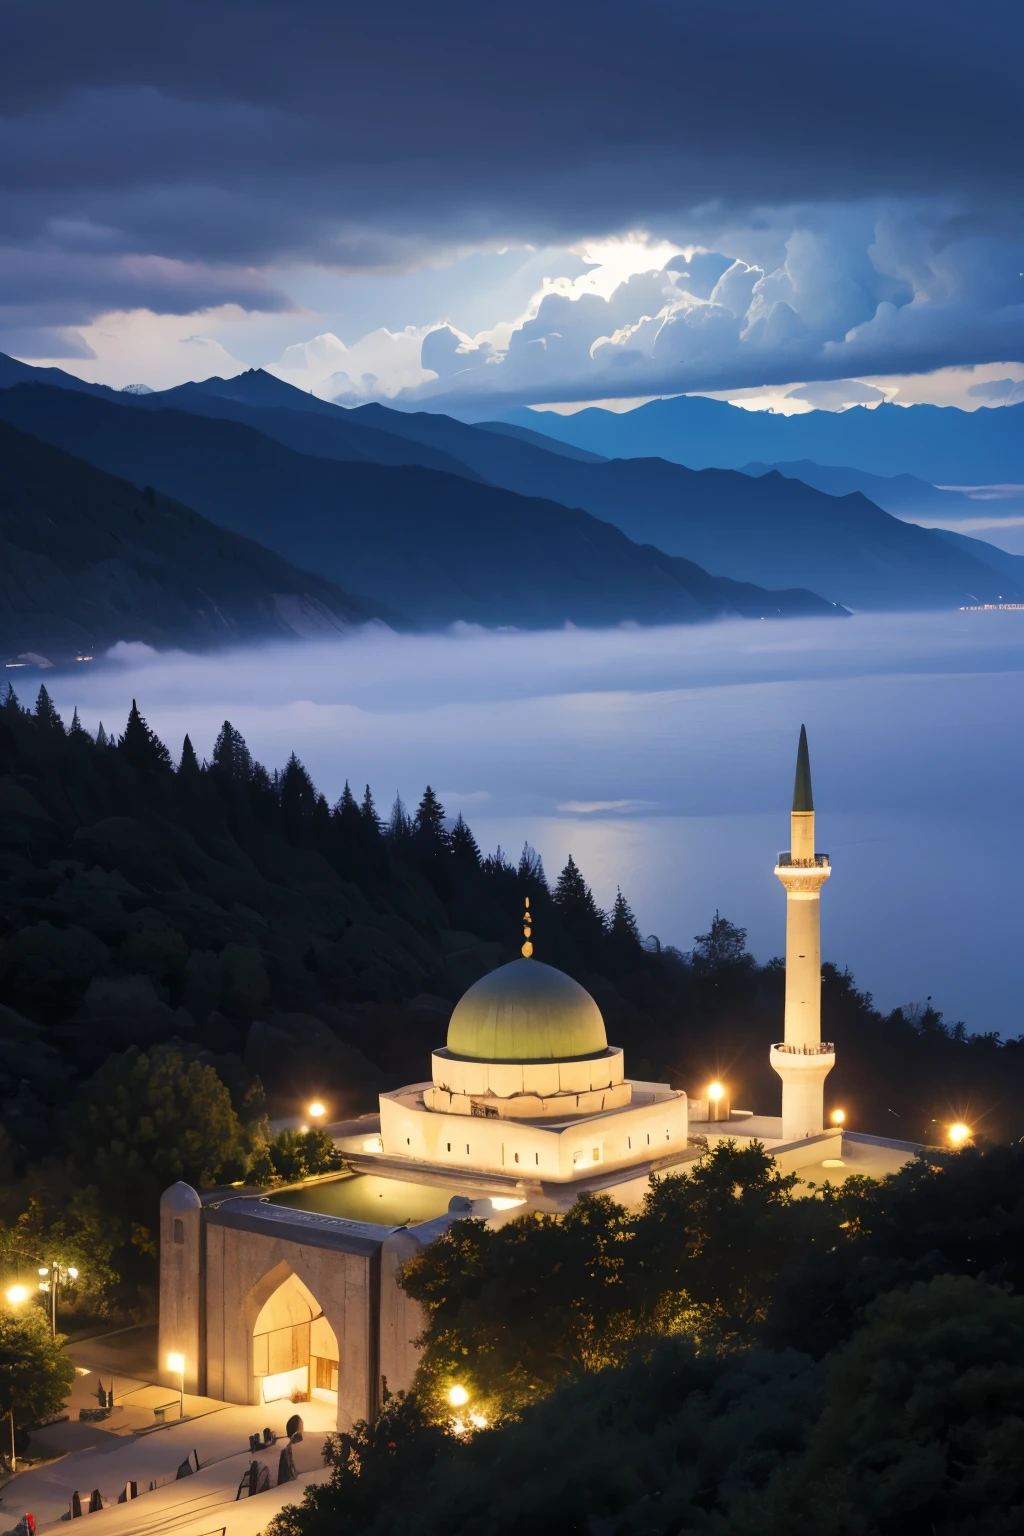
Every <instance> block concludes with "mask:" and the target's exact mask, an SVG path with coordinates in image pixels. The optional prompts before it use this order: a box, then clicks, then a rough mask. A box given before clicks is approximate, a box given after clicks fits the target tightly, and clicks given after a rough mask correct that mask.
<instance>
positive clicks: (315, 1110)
mask: <svg viewBox="0 0 1024 1536" xmlns="http://www.w3.org/2000/svg"><path fill="white" fill-rule="evenodd" d="M307 1113H308V1115H309V1118H310V1119H311V1120H322V1119H323V1118H324V1116H325V1115H326V1113H327V1108H326V1106H325V1105H323V1104H321V1103H320V1100H319V1099H314V1101H313V1103H312V1104H311V1105H310V1106H309V1109H308V1111H307Z"/></svg>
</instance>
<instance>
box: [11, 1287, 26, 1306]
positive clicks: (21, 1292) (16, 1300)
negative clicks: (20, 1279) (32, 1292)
mask: <svg viewBox="0 0 1024 1536" xmlns="http://www.w3.org/2000/svg"><path fill="white" fill-rule="evenodd" d="M7 1300H8V1301H9V1302H10V1304H11V1306H12V1307H20V1306H21V1303H22V1302H23V1301H28V1286H27V1285H12V1286H11V1288H10V1290H9V1291H8V1292H7Z"/></svg>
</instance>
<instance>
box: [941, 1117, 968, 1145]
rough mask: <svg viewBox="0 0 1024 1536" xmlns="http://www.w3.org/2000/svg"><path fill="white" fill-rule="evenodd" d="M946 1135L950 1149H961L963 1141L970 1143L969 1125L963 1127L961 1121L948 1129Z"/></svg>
mask: <svg viewBox="0 0 1024 1536" xmlns="http://www.w3.org/2000/svg"><path fill="white" fill-rule="evenodd" d="M946 1135H947V1137H948V1138H949V1144H950V1146H951V1147H962V1146H963V1144H964V1142H965V1141H970V1139H971V1136H972V1135H973V1132H972V1130H971V1128H970V1126H969V1125H964V1123H963V1121H962V1120H958V1121H957V1122H956V1124H955V1125H951V1126H950V1127H949V1130H948V1131H947V1132H946Z"/></svg>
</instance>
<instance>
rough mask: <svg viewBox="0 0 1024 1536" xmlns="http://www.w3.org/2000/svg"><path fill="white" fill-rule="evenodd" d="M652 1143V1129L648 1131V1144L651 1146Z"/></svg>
mask: <svg viewBox="0 0 1024 1536" xmlns="http://www.w3.org/2000/svg"><path fill="white" fill-rule="evenodd" d="M650 1144H651V1133H650V1131H648V1132H647V1145H648V1146H650Z"/></svg>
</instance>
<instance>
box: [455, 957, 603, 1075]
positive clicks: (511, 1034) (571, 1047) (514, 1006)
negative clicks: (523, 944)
mask: <svg viewBox="0 0 1024 1536" xmlns="http://www.w3.org/2000/svg"><path fill="white" fill-rule="evenodd" d="M607 1049H608V1037H607V1035H606V1034H605V1029H604V1019H603V1018H602V1017H601V1010H600V1008H598V1006H597V1004H596V1003H595V1002H594V999H593V998H592V997H591V995H590V993H589V992H587V991H585V990H584V989H583V987H581V986H580V984H579V982H576V981H573V979H572V977H571V976H567V975H566V974H565V972H564V971H556V970H555V969H554V967H553V966H550V965H542V964H541V962H540V961H539V960H513V961H511V963H510V964H508V965H500V966H499V967H498V969H497V970H496V971H491V972H490V973H489V975H487V976H483V977H481V979H480V980H479V981H477V982H475V983H474V984H473V986H471V987H470V989H469V991H468V992H467V993H465V995H464V996H463V997H462V998H461V999H460V1000H459V1002H458V1003H457V1004H456V1006H455V1012H454V1013H453V1014H452V1016H451V1021H450V1022H449V1025H448V1050H449V1051H450V1052H451V1054H452V1055H453V1056H461V1057H468V1058H469V1060H471V1061H572V1060H573V1059H574V1058H577V1057H582V1056H598V1055H600V1054H601V1052H602V1051H606V1050H607Z"/></svg>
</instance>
